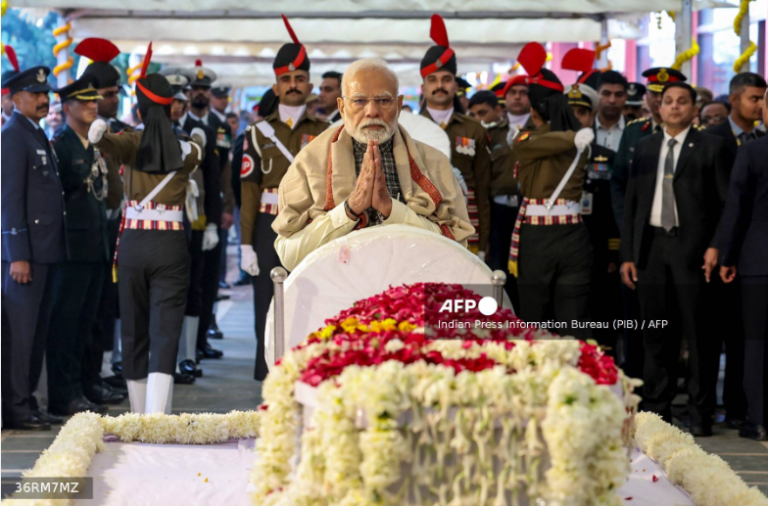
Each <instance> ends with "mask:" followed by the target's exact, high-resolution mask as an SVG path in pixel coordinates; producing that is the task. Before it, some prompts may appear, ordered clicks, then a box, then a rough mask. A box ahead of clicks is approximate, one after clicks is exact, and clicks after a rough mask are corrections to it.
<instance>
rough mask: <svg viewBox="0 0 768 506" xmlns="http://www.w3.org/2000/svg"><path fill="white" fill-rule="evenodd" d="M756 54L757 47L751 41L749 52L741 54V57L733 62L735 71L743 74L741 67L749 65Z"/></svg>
mask: <svg viewBox="0 0 768 506" xmlns="http://www.w3.org/2000/svg"><path fill="white" fill-rule="evenodd" d="M756 52H757V45H756V44H755V43H754V42H752V41H751V40H750V41H749V47H748V48H747V50H746V51H744V52H743V53H741V56H739V57H738V58H736V61H735V62H733V71H734V72H736V73H739V72H741V67H742V66H743V65H744V64H746V63H748V62H749V59H750V58H752V55H753V54H755V53H756Z"/></svg>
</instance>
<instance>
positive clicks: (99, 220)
mask: <svg viewBox="0 0 768 506" xmlns="http://www.w3.org/2000/svg"><path fill="white" fill-rule="evenodd" d="M94 82H95V79H94V78H93V76H89V75H85V76H83V77H81V78H80V79H78V80H77V81H75V82H73V83H72V84H70V85H68V86H65V87H64V88H61V89H58V90H56V93H58V94H59V97H61V102H62V108H63V111H64V113H65V117H66V125H65V126H64V128H63V129H62V131H61V134H59V136H58V137H57V138H56V139H55V140H54V141H53V144H54V150H55V151H56V158H57V160H58V165H59V177H60V179H61V184H62V187H63V188H64V203H65V208H66V211H67V223H66V228H67V237H68V239H69V259H68V260H67V261H66V262H63V263H62V264H60V265H58V266H57V267H56V269H54V274H53V286H52V288H51V291H52V303H53V314H52V316H51V328H50V331H49V334H48V347H47V350H48V353H47V356H48V360H47V366H48V395H49V399H50V402H49V409H50V411H51V412H53V413H55V414H59V415H64V416H70V415H74V414H76V413H80V412H82V411H93V412H99V413H102V414H104V413H106V412H107V407H106V406H104V405H103V404H102V403H110V404H117V403H120V402H122V401H123V400H124V399H125V398H126V397H127V395H128V392H127V391H125V390H113V388H112V387H110V386H109V385H107V384H106V383H103V382H102V381H100V380H101V378H100V377H99V378H98V381H97V382H95V383H94V382H91V381H88V382H86V381H85V380H86V379H90V378H88V377H87V375H85V374H83V368H84V366H85V364H86V362H87V360H88V358H89V357H90V352H91V351H92V350H91V346H92V343H91V341H92V329H93V324H94V321H95V319H96V312H97V309H98V306H99V301H100V300H101V291H102V288H103V286H104V277H105V276H106V275H107V266H108V265H109V260H110V257H109V235H108V233H107V211H106V206H105V203H104V200H105V198H106V196H107V164H106V161H105V160H104V159H103V157H102V156H101V153H100V152H99V150H98V149H96V148H94V147H93V146H92V145H91V144H90V143H89V142H88V129H89V127H90V126H91V123H93V122H94V121H95V120H96V116H97V106H96V100H99V99H100V98H101V96H100V95H99V94H98V92H97V91H96V88H95V86H94ZM102 349H103V347H102V346H99V350H102ZM99 357H101V353H99ZM100 365H101V363H99V366H100ZM99 372H100V371H96V374H97V375H98V373H99Z"/></svg>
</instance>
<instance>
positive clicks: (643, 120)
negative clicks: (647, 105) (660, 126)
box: [627, 116, 651, 126]
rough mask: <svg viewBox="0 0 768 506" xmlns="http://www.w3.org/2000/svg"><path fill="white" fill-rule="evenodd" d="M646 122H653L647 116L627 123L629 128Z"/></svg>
mask: <svg viewBox="0 0 768 506" xmlns="http://www.w3.org/2000/svg"><path fill="white" fill-rule="evenodd" d="M646 121H651V118H649V117H647V116H645V117H642V118H637V119H633V120H632V121H630V122H629V123H627V126H629V125H634V124H635V123H645V122H646Z"/></svg>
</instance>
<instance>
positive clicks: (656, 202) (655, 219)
mask: <svg viewBox="0 0 768 506" xmlns="http://www.w3.org/2000/svg"><path fill="white" fill-rule="evenodd" d="M690 130H691V126H690V125H688V128H686V129H685V130H683V131H682V132H680V133H679V134H677V135H676V136H675V137H674V139H675V140H676V141H677V144H675V147H674V148H673V151H672V152H673V153H674V155H673V156H674V157H675V172H677V161H678V160H679V159H680V152H681V151H682V150H683V143H684V142H685V138H686V137H687V136H688V132H689V131H690ZM672 138H673V137H672V136H671V135H669V134H668V133H667V129H666V128H665V129H664V140H663V141H662V143H661V153H660V154H659V163H658V168H657V169H656V189H655V190H654V193H653V206H651V221H650V223H651V226H652V227H660V226H661V198H662V191H663V190H662V185H663V182H664V161H665V160H666V159H667V153H669V145H668V144H669V140H670V139H672ZM679 225H680V220H679V219H678V217H677V202H675V226H676V227H677V226H679Z"/></svg>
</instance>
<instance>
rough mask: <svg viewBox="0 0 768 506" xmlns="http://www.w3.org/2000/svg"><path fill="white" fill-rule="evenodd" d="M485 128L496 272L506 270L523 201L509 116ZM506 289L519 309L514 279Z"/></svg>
mask: <svg viewBox="0 0 768 506" xmlns="http://www.w3.org/2000/svg"><path fill="white" fill-rule="evenodd" d="M486 128H487V130H488V137H489V139H490V143H489V146H490V150H491V190H490V194H491V203H490V205H491V223H493V227H492V228H491V233H490V238H489V243H490V246H491V247H490V254H489V256H488V265H489V266H490V267H491V269H494V270H495V269H500V270H506V268H507V261H508V259H509V247H510V245H511V242H512V232H513V231H514V229H515V220H516V219H517V212H518V210H519V209H520V201H521V200H522V196H521V195H520V191H519V189H518V183H517V175H516V167H515V166H516V164H517V158H515V153H514V151H513V150H512V146H510V145H509V129H510V127H509V119H508V118H507V115H506V114H504V116H503V117H502V119H501V120H500V121H499V122H498V123H492V124H491V125H487V126H486ZM505 288H506V290H507V295H509V297H510V300H512V304H513V306H514V307H515V309H516V310H519V307H520V305H519V301H518V300H517V299H518V297H517V283H516V279H515V277H514V276H507V282H506V284H505Z"/></svg>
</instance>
